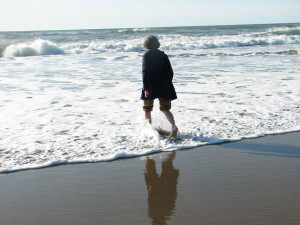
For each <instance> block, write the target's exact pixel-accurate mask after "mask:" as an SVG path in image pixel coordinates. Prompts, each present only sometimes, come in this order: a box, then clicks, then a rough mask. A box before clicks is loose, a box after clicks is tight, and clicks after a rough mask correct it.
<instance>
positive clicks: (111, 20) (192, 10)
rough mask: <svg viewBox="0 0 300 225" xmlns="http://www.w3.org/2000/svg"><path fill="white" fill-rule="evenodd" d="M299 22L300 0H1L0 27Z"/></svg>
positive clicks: (152, 25)
mask: <svg viewBox="0 0 300 225" xmlns="http://www.w3.org/2000/svg"><path fill="white" fill-rule="evenodd" d="M298 22H300V0H223V1H222V0H205V1H204V0H151V1H150V0H0V31H26V30H28V31H32V30H69V29H101V28H137V27H141V28H144V27H167V26H172V27H173V26H206V25H233V24H264V23H298Z"/></svg>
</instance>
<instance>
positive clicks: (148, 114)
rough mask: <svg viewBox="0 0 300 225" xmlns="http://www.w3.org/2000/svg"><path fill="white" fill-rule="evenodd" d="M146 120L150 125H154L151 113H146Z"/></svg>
mask: <svg viewBox="0 0 300 225" xmlns="http://www.w3.org/2000/svg"><path fill="white" fill-rule="evenodd" d="M145 119H146V120H148V122H149V123H150V124H151V123H152V119H151V111H145Z"/></svg>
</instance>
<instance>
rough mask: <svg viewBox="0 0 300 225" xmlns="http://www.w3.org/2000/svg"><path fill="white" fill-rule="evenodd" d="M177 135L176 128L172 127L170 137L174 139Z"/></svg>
mask: <svg viewBox="0 0 300 225" xmlns="http://www.w3.org/2000/svg"><path fill="white" fill-rule="evenodd" d="M177 133H178V128H177V126H176V125H174V126H172V134H171V137H175V136H176V135H177Z"/></svg>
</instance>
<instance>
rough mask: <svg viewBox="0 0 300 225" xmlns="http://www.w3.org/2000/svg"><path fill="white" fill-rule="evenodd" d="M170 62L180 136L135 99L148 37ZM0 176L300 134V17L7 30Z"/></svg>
mask: <svg viewBox="0 0 300 225" xmlns="http://www.w3.org/2000/svg"><path fill="white" fill-rule="evenodd" d="M150 34H152V35H156V36H158V37H159V40H160V42H161V48H160V49H161V50H162V51H164V52H165V53H166V54H167V55H168V56H169V58H170V61H171V64H172V67H173V70H174V80H173V82H174V86H175V89H176V91H177V95H178V99H177V100H175V101H173V102H172V109H171V111H172V112H173V114H174V116H175V121H176V124H177V126H178V128H179V134H178V138H177V139H169V138H166V137H164V136H161V135H160V134H159V133H158V132H157V131H156V130H157V129H162V130H165V131H170V130H171V126H170V124H169V123H168V122H167V121H166V119H165V118H164V116H163V115H162V113H161V112H160V111H159V109H158V108H159V107H158V102H155V106H154V111H153V125H152V126H150V125H149V124H148V123H147V122H146V121H145V119H144V112H143V110H142V101H141V100H140V94H141V89H142V75H141V61H142V56H143V54H144V52H145V50H144V49H143V41H144V38H145V37H146V36H148V35H150ZM0 57H1V58H0V172H1V173H6V172H13V171H19V170H24V169H31V168H44V167H49V166H53V165H60V164H69V163H83V162H100V161H111V160H115V159H119V158H123V157H134V156H141V155H146V154H150V153H155V152H161V151H175V150H178V149H186V148H191V147H195V146H201V145H207V144H217V143H223V142H228V141H237V140H241V139H243V138H255V137H260V136H264V135H267V134H278V133H285V132H291V131H299V130H300V24H263V25H235V26H202V27H166V28H128V29H99V30H70V31H68V30H66V31H28V32H0Z"/></svg>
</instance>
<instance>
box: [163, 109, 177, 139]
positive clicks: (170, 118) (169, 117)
mask: <svg viewBox="0 0 300 225" xmlns="http://www.w3.org/2000/svg"><path fill="white" fill-rule="evenodd" d="M162 112H163V114H164V115H165V117H166V118H167V120H168V121H169V122H170V124H171V125H172V134H171V136H172V137H174V136H176V134H177V132H178V128H177V126H176V124H175V120H174V116H173V114H172V113H171V112H170V111H169V110H166V111H162Z"/></svg>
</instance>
